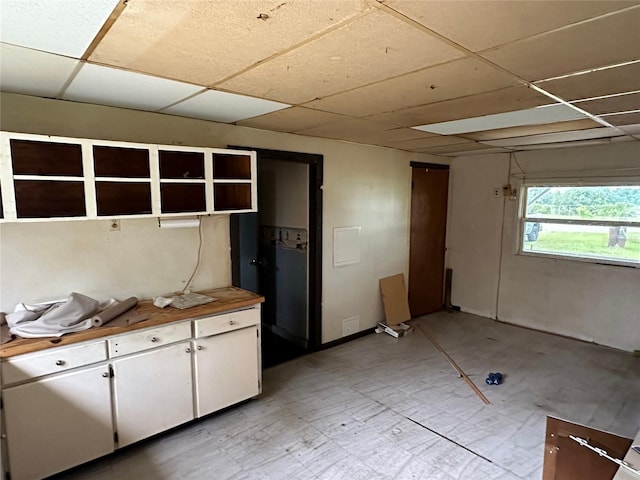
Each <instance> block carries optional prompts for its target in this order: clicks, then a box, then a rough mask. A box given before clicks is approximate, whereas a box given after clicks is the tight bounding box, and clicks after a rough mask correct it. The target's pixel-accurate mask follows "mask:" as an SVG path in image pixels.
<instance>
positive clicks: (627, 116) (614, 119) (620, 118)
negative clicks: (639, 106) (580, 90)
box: [602, 111, 640, 125]
mask: <svg viewBox="0 0 640 480" xmlns="http://www.w3.org/2000/svg"><path fill="white" fill-rule="evenodd" d="M602 118H603V119H604V120H606V121H607V122H609V123H610V124H611V125H635V124H636V123H640V111H637V112H629V113H622V114H620V115H607V116H606V117H602Z"/></svg>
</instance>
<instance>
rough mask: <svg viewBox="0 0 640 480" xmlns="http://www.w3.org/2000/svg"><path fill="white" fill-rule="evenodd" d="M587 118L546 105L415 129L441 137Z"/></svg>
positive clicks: (571, 110) (577, 112) (569, 109)
mask: <svg viewBox="0 0 640 480" xmlns="http://www.w3.org/2000/svg"><path fill="white" fill-rule="evenodd" d="M583 118H586V115H584V114H583V113H580V112H579V111H578V110H576V109H575V108H571V107H569V106H568V105H564V104H562V103H556V104H553V105H544V106H541V107H534V108H527V109H525V110H516V111H513V112H503V113H495V114H493V115H482V116H479V117H472V118H463V119H460V120H452V121H448V122H441V123H431V124H429V125H420V126H416V127H413V128H416V129H418V130H423V131H425V132H431V133H438V134H441V135H458V134H460V133H470V132H478V131H485V130H494V129H495V128H508V127H518V126H522V125H541V124H545V123H555V122H563V121H567V120H579V119H583Z"/></svg>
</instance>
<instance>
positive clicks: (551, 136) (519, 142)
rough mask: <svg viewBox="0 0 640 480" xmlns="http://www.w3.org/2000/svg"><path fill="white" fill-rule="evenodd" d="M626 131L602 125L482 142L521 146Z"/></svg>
mask: <svg viewBox="0 0 640 480" xmlns="http://www.w3.org/2000/svg"><path fill="white" fill-rule="evenodd" d="M622 135H624V133H623V132H622V131H620V130H619V129H617V128H612V127H600V128H591V129H588V130H579V131H576V132H560V133H545V134H543V135H531V136H528V137H517V138H505V139H504V140H488V141H484V142H482V143H484V144H486V145H491V146H494V147H519V146H523V145H539V144H544V143H562V142H575V141H578V140H592V139H595V138H608V137H617V136H622Z"/></svg>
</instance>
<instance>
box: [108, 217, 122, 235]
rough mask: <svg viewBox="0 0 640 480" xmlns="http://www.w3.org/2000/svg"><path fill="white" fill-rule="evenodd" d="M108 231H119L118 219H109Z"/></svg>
mask: <svg viewBox="0 0 640 480" xmlns="http://www.w3.org/2000/svg"><path fill="white" fill-rule="evenodd" d="M109 231H110V232H119V231H120V220H111V221H110V222H109Z"/></svg>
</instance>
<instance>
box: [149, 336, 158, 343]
mask: <svg viewBox="0 0 640 480" xmlns="http://www.w3.org/2000/svg"><path fill="white" fill-rule="evenodd" d="M158 340H159V339H158V337H151V341H152V342H153V343H156V342H157V341H158Z"/></svg>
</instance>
